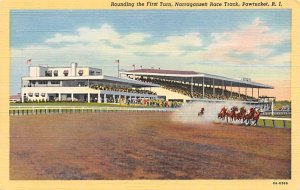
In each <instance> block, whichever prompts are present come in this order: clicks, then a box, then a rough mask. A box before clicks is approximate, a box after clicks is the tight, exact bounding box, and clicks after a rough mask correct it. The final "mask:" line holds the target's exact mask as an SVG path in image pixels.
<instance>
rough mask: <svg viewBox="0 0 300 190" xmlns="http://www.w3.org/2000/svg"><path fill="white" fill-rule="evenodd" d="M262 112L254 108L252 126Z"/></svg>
mask: <svg viewBox="0 0 300 190" xmlns="http://www.w3.org/2000/svg"><path fill="white" fill-rule="evenodd" d="M261 113H262V111H261V110H260V109H257V110H255V111H254V115H253V118H252V119H253V121H254V122H253V125H254V126H256V125H257V122H258V120H259V116H260V114H261Z"/></svg>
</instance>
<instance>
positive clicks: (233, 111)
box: [227, 106, 239, 122]
mask: <svg viewBox="0 0 300 190" xmlns="http://www.w3.org/2000/svg"><path fill="white" fill-rule="evenodd" d="M238 110H239V108H238V107H237V106H233V107H232V108H231V109H230V112H228V113H227V122H228V117H230V118H231V121H233V120H234V121H236V119H237V113H236V112H237V111H238Z"/></svg>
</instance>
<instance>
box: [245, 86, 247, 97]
mask: <svg viewBox="0 0 300 190" xmlns="http://www.w3.org/2000/svg"><path fill="white" fill-rule="evenodd" d="M245 95H246V98H247V87H246V88H245Z"/></svg>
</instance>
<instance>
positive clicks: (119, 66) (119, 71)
mask: <svg viewBox="0 0 300 190" xmlns="http://www.w3.org/2000/svg"><path fill="white" fill-rule="evenodd" d="M118 78H120V60H118Z"/></svg>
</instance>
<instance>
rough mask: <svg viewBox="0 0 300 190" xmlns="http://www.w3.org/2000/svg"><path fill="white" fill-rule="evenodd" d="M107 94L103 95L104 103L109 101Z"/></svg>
mask: <svg viewBox="0 0 300 190" xmlns="http://www.w3.org/2000/svg"><path fill="white" fill-rule="evenodd" d="M106 95H107V94H104V95H103V97H104V103H107V97H106Z"/></svg>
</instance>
